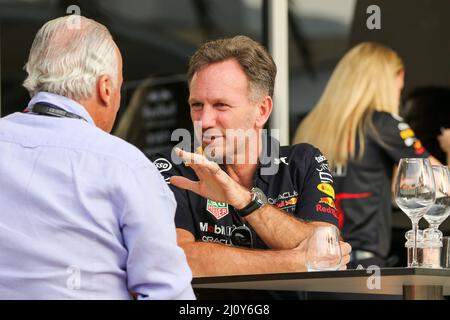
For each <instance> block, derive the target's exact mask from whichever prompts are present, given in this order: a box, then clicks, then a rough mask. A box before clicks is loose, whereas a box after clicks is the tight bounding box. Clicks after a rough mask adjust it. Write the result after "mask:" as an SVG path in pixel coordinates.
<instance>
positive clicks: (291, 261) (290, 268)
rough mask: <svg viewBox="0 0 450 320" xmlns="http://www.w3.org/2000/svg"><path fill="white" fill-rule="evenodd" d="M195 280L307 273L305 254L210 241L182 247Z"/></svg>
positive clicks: (299, 251)
mask: <svg viewBox="0 0 450 320" xmlns="http://www.w3.org/2000/svg"><path fill="white" fill-rule="evenodd" d="M181 247H182V248H183V249H184V252H185V254H186V257H187V260H188V263H189V266H190V268H191V270H192V273H193V275H194V277H206V276H220V275H239V274H261V273H277V272H302V271H305V270H306V269H305V262H304V252H303V251H302V250H299V249H294V250H257V249H245V248H238V247H230V246H226V245H222V244H216V243H209V242H192V243H185V244H182V245H181Z"/></svg>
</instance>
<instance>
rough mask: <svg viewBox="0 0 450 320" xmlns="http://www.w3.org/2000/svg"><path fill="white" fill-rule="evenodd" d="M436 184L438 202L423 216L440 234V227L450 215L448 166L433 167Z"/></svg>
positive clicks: (449, 174)
mask: <svg viewBox="0 0 450 320" xmlns="http://www.w3.org/2000/svg"><path fill="white" fill-rule="evenodd" d="M432 170H433V176H434V182H435V184H436V201H435V202H434V204H433V205H432V206H431V207H430V209H428V211H427V212H426V213H425V215H424V216H423V217H424V219H425V220H426V221H427V222H428V224H429V225H430V228H432V229H434V232H435V233H439V232H440V231H439V230H438V229H439V225H440V224H441V223H442V222H444V220H445V219H447V218H448V216H449V215H450V172H449V170H448V167H446V166H434V165H433V166H432Z"/></svg>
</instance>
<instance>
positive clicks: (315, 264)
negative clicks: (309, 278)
mask: <svg viewBox="0 0 450 320" xmlns="http://www.w3.org/2000/svg"><path fill="white" fill-rule="evenodd" d="M341 260H342V253H341V246H340V244H339V230H338V229H337V228H336V227H334V226H323V227H317V228H316V229H315V230H314V233H313V235H312V236H311V237H310V238H309V240H308V248H307V249H306V267H307V269H308V271H334V270H338V269H339V267H340V264H341Z"/></svg>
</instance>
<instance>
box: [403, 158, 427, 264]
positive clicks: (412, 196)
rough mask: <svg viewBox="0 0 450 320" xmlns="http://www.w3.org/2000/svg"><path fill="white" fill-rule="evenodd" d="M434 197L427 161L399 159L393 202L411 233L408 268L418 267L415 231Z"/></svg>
mask: <svg viewBox="0 0 450 320" xmlns="http://www.w3.org/2000/svg"><path fill="white" fill-rule="evenodd" d="M435 197H436V192H435V183H434V177H433V170H432V169H431V163H430V160H428V159H418V158H403V159H400V162H399V165H398V169H397V175H396V178H395V202H396V203H397V205H398V206H399V208H400V209H401V210H402V211H403V212H404V213H405V214H406V215H407V216H408V218H409V219H410V220H411V223H412V231H413V242H414V246H413V258H412V262H411V265H409V267H418V266H419V264H418V263H417V229H418V224H419V220H420V219H422V217H423V216H424V214H425V213H426V212H427V210H428V209H429V208H430V207H431V206H432V205H433V203H434V201H435Z"/></svg>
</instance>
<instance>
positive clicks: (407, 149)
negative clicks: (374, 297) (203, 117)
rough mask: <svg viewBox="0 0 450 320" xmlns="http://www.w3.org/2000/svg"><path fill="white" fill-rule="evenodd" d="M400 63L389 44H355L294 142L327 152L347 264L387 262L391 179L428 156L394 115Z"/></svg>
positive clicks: (399, 87)
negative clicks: (405, 161)
mask: <svg viewBox="0 0 450 320" xmlns="http://www.w3.org/2000/svg"><path fill="white" fill-rule="evenodd" d="M404 72H405V70H404V66H403V63H402V60H401V59H400V57H399V56H398V55H397V54H396V53H395V52H394V51H393V50H391V49H389V48H387V47H385V46H383V45H381V44H378V43H373V42H364V43H361V44H359V45H357V46H355V47H354V48H352V49H351V50H350V51H348V52H347V53H346V54H345V55H344V57H343V58H342V59H341V60H340V61H339V63H338V64H337V66H336V68H335V70H334V71H333V74H332V75H331V78H330V80H329V81H328V83H327V86H326V88H325V90H324V92H323V94H322V96H321V98H320V100H319V102H318V103H317V105H316V106H315V107H314V109H313V110H312V111H311V112H310V113H309V114H308V116H307V117H306V118H305V120H304V121H303V122H302V123H301V124H300V125H299V127H298V129H297V132H296V135H295V138H294V143H301V142H307V143H311V144H313V145H315V146H317V147H318V148H320V150H321V151H322V152H323V153H324V155H325V156H326V157H327V159H328V161H329V164H330V166H331V170H332V172H333V175H334V178H335V183H336V206H337V209H338V215H339V226H340V228H341V229H342V234H343V237H344V240H345V241H348V242H349V243H350V244H351V246H352V248H353V251H352V255H351V257H352V258H351V263H350V267H356V266H357V265H359V264H361V265H362V266H364V267H367V266H369V265H378V266H380V267H385V266H389V265H393V264H395V259H394V258H392V259H389V252H390V244H391V233H392V230H391V220H392V217H391V214H392V202H391V195H392V193H391V192H392V191H391V190H392V189H391V187H392V178H393V173H394V168H395V166H396V164H397V163H398V161H399V160H400V159H401V158H430V160H431V162H432V164H439V161H438V160H436V159H435V158H434V157H432V156H430V154H429V153H428V152H427V150H426V149H425V148H424V146H423V145H422V143H421V142H420V140H419V139H417V138H416V136H415V134H414V131H413V130H412V129H411V128H410V126H409V125H408V124H407V123H405V122H404V121H403V119H402V118H400V117H399V115H398V114H399V104H400V96H401V90H402V88H403V85H404Z"/></svg>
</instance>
